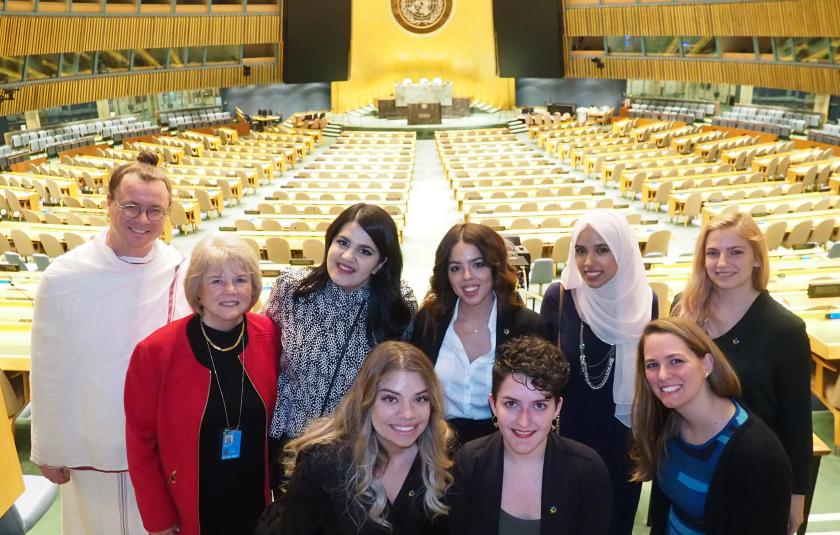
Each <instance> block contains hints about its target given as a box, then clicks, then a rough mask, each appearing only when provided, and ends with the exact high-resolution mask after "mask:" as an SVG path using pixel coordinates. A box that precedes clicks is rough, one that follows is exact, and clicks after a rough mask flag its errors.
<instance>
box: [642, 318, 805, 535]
mask: <svg viewBox="0 0 840 535" xmlns="http://www.w3.org/2000/svg"><path fill="white" fill-rule="evenodd" d="M636 371H637V373H636V396H635V399H636V403H635V405H634V408H633V432H634V435H635V436H636V442H635V445H634V448H633V452H632V453H633V458H634V461H635V464H636V467H635V470H634V473H633V479H634V481H638V482H641V481H649V480H655V482H656V484H655V485H654V486H653V490H652V494H651V515H650V519H651V534H653V535H658V534H665V533H697V534H709V535H711V534H718V535H730V534H731V535H741V534H744V533H756V534H758V533H760V534H762V535H784V534H785V533H786V530H787V525H788V507H789V505H790V492H791V469H790V463H789V462H788V459H787V455H786V454H785V451H784V449H783V448H782V445H781V443H780V442H779V440H778V438H777V437H776V435H775V434H774V433H773V431H772V430H771V429H770V428H769V427H768V426H767V425H766V424H765V423H764V422H763V421H762V420H761V418H759V417H758V416H756V415H755V414H753V413H752V412H750V411H749V409H748V408H746V407H745V406H744V405H743V404H742V403H741V401H740V400H738V399H737V397H738V396H739V395H740V393H741V387H740V384H739V381H738V376H737V375H735V372H734V371H733V369H732V367H731V366H730V365H729V362H728V361H727V360H726V357H725V356H724V355H723V353H722V352H721V351H720V349H718V347H717V346H716V345H715V344H714V342H712V340H711V338H709V336H708V335H707V334H706V333H705V332H703V330H702V329H701V328H700V327H698V326H697V325H696V324H695V323H693V322H691V321H688V320H685V319H681V318H667V319H660V320H656V321H652V322H650V323H649V324H648V325H647V326H646V327H645V329H644V332H643V333H642V338H641V340H639V347H638V356H637V358H636Z"/></svg>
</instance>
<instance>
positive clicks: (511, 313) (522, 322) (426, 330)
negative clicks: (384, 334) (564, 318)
mask: <svg viewBox="0 0 840 535" xmlns="http://www.w3.org/2000/svg"><path fill="white" fill-rule="evenodd" d="M496 306H497V311H496V312H497V313H496V347H499V346H500V345H501V344H503V343H504V342H506V341H508V340H510V339H513V338H516V337H517V336H525V335H526V334H530V335H533V336H539V337H541V338H546V330H545V322H544V321H543V320H542V318H541V317H540V315H539V314H537V313H536V312H534V311H533V310H531V309H529V308H526V307H524V306H502V305H501V304H500V303H499V302H498V301H497V305H496ZM454 313H455V310H454V309H453V310H452V311H450V312H449V314H447V316H446V317H445V318H442V320H441V322H440V324H439V325H438V326H437V328H436V329H433V328H432V326H431V324H430V322H429V314H428V309H427V308H425V307H423V308H421V309H420V311H419V312H418V313H417V316H416V317H415V319H414V332H412V334H411V339H410V340H409V342H411V343H412V344H414V345H415V346H417V347H419V348H420V349H422V350H423V352H424V353H425V354H426V355H428V356H429V358H431V359H432V364H434V363H436V362H437V358H438V353H439V352H440V347H441V346H442V345H443V337H444V336H445V335H446V330H447V329H448V328H449V323H450V322H451V321H452V316H453V314H454Z"/></svg>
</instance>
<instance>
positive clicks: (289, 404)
mask: <svg viewBox="0 0 840 535" xmlns="http://www.w3.org/2000/svg"><path fill="white" fill-rule="evenodd" d="M325 243H326V244H328V249H327V251H326V253H325V255H324V261H323V262H322V263H321V265H320V266H318V267H316V268H289V269H288V270H285V271H283V272H282V273H281V274H280V276H279V277H277V281H276V283H275V285H274V289H273V290H272V291H271V296H270V297H269V298H268V302H267V303H266V305H265V308H264V309H263V312H264V313H265V314H266V315H268V316H269V317H270V318H272V319H273V320H274V321H275V323H277V325H278V326H279V327H280V332H281V342H282V354H281V357H280V358H281V370H282V371H281V373H280V377H279V379H278V381H279V383H278V393H277V405H276V406H275V409H274V416H273V418H272V421H271V428H270V435H271V438H272V439H273V441H274V444H273V446H274V449H275V450H276V454H275V453H273V454H272V461H274V462H276V461H278V460H279V459H278V457H279V453H280V448H282V445H283V444H285V443H286V442H287V441H288V440H289V439H292V438H295V437H297V436H299V435H300V434H301V433H303V431H304V429H306V427H307V426H308V425H309V423H310V422H311V421H312V420H314V419H316V418H319V417H321V416H325V415H328V414H331V413H332V411H333V410H334V409H335V407H337V406H338V404H339V403H340V402H341V400H342V399H344V396H345V394H346V393H347V391H348V390H349V389H350V387H351V386H352V385H353V381H354V380H355V379H356V374H357V373H358V371H359V369H360V368H361V366H362V363H363V362H364V360H365V358H366V357H367V354H368V353H369V352H370V350H371V349H372V348H373V347H374V346H375V345H376V344H377V343H379V342H382V341H385V340H399V339H401V338H403V337H404V336H405V334H406V333H407V331H408V330H409V328H410V326H411V324H412V320H413V317H414V313H415V312H416V310H417V301H416V300H415V298H414V294H413V292H412V291H411V289H410V288H409V287H408V286H407V285H406V284H405V283H404V282H402V281H401V280H400V276H401V274H402V253H401V251H400V244H399V236H398V233H397V227H396V225H395V224H394V220H393V219H392V218H391V216H390V215H388V213H387V212H385V210H383V209H382V208H380V207H378V206H374V205H370V204H364V203H359V204H355V205H353V206H351V207H349V208H347V209H346V210H345V211H344V212H342V213H341V214H340V215H339V216H338V217H337V218H336V219H335V221H333V222H332V224H330V226H329V228H328V229H327V233H326V237H325ZM275 466H276V465H275Z"/></svg>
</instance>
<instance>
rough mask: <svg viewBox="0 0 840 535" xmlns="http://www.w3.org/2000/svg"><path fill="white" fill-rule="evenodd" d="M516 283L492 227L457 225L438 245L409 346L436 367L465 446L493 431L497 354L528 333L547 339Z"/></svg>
mask: <svg viewBox="0 0 840 535" xmlns="http://www.w3.org/2000/svg"><path fill="white" fill-rule="evenodd" d="M516 284H517V276H516V271H515V269H514V268H513V266H511V264H510V262H508V253H507V248H506V247H505V243H504V240H502V238H501V236H499V235H498V234H497V233H496V232H495V231H494V230H493V229H491V228H490V227H487V226H485V225H478V224H475V223H459V224H457V225H455V226H453V227H452V228H451V229H449V231H448V232H447V233H446V235H445V236H444V237H443V239H442V240H441V242H440V244H439V245H438V248H437V251H436V252H435V267H434V270H433V272H432V277H431V279H430V285H431V289H430V290H429V293H428V295H427V296H426V299H425V301H424V303H423V306H422V307H421V309H420V311H419V312H418V313H417V317H416V320H415V327H414V332H413V334H412V338H411V342H412V343H413V344H414V345H416V346H417V347H419V348H420V349H422V350H423V351H424V352H425V353H426V354H427V355H428V356H429V358H431V360H432V362H433V363H434V364H435V372H436V374H437V376H438V379H439V380H440V382H441V386H442V387H443V393H444V399H445V402H446V411H445V414H446V419H447V421H448V422H449V424H450V425H451V426H452V428H453V429H454V430H455V433H456V435H457V437H458V442H459V443H460V444H463V443H465V442H468V441H470V440H472V439H475V438H479V437H482V436H485V435H489V434H490V433H492V432H493V431H494V427H493V423H492V421H491V416H492V413H491V411H490V405H489V403H488V401H487V396H488V395H489V394H490V386H491V382H492V370H493V362H494V357H495V352H496V347H497V346H498V345H500V344H501V343H503V342H504V341H506V340H508V339H511V338H515V337H517V336H522V335H526V334H532V335H538V336H542V337H545V326H544V324H543V321H542V319H541V318H540V316H539V315H538V314H537V313H535V312H533V311H532V310H529V309H527V308H526V307H525V306H523V304H522V300H521V299H520V298H519V295H518V294H517V293H516Z"/></svg>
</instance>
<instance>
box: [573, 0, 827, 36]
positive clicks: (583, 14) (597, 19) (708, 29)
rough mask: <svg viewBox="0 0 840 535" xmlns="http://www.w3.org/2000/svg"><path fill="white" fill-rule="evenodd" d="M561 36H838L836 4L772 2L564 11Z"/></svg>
mask: <svg viewBox="0 0 840 535" xmlns="http://www.w3.org/2000/svg"><path fill="white" fill-rule="evenodd" d="M563 24H564V27H565V31H566V35H568V36H575V35H582V36H590V35H686V36H695V35H716V36H727V35H756V36H763V37H770V36H790V37H833V36H840V1H838V0H784V1H779V0H773V1H766V2H728V3H710V4H684V5H679V4H678V5H667V6H663V5H655V6H627V7H585V8H570V7H567V8H565V9H564V15H563Z"/></svg>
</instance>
